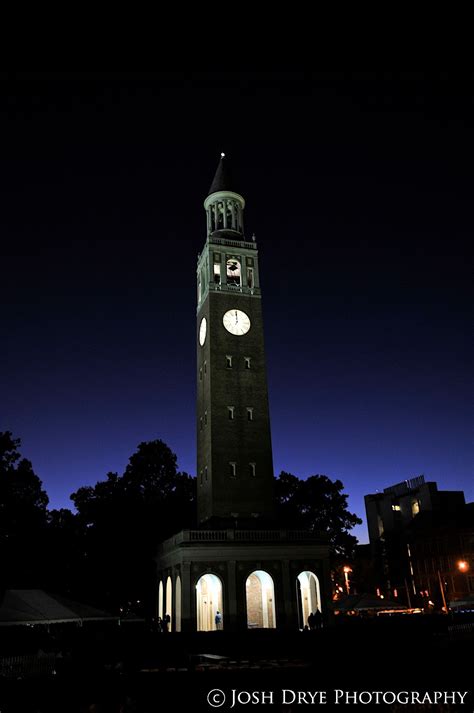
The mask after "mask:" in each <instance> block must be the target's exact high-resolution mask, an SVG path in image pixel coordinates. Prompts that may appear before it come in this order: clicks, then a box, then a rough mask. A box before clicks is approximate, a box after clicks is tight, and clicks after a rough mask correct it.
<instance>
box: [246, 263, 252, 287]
mask: <svg viewBox="0 0 474 713" xmlns="http://www.w3.org/2000/svg"><path fill="white" fill-rule="evenodd" d="M247 287H250V289H252V288H253V267H248V268H247Z"/></svg>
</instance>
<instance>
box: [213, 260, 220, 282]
mask: <svg viewBox="0 0 474 713" xmlns="http://www.w3.org/2000/svg"><path fill="white" fill-rule="evenodd" d="M214 282H215V283H216V285H220V284H221V266H220V263H217V262H215V263H214Z"/></svg>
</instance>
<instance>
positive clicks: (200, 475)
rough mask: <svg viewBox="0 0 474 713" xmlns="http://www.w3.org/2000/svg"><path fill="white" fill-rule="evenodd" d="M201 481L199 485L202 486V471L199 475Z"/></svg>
mask: <svg viewBox="0 0 474 713" xmlns="http://www.w3.org/2000/svg"><path fill="white" fill-rule="evenodd" d="M199 481H200V482H199V484H200V485H202V469H201V471H200V473H199Z"/></svg>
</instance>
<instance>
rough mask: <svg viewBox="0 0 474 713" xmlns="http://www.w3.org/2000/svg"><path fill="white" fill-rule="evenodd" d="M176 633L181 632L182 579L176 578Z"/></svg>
mask: <svg viewBox="0 0 474 713" xmlns="http://www.w3.org/2000/svg"><path fill="white" fill-rule="evenodd" d="M174 596H175V607H174V608H175V626H174V630H175V631H181V577H180V576H179V574H178V576H177V577H176V587H175V593H174Z"/></svg>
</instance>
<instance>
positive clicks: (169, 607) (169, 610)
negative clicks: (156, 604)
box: [165, 577, 173, 631]
mask: <svg viewBox="0 0 474 713" xmlns="http://www.w3.org/2000/svg"><path fill="white" fill-rule="evenodd" d="M165 616H169V621H168V631H172V625H173V585H172V583H171V577H168V579H167V580H166V611H165Z"/></svg>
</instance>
